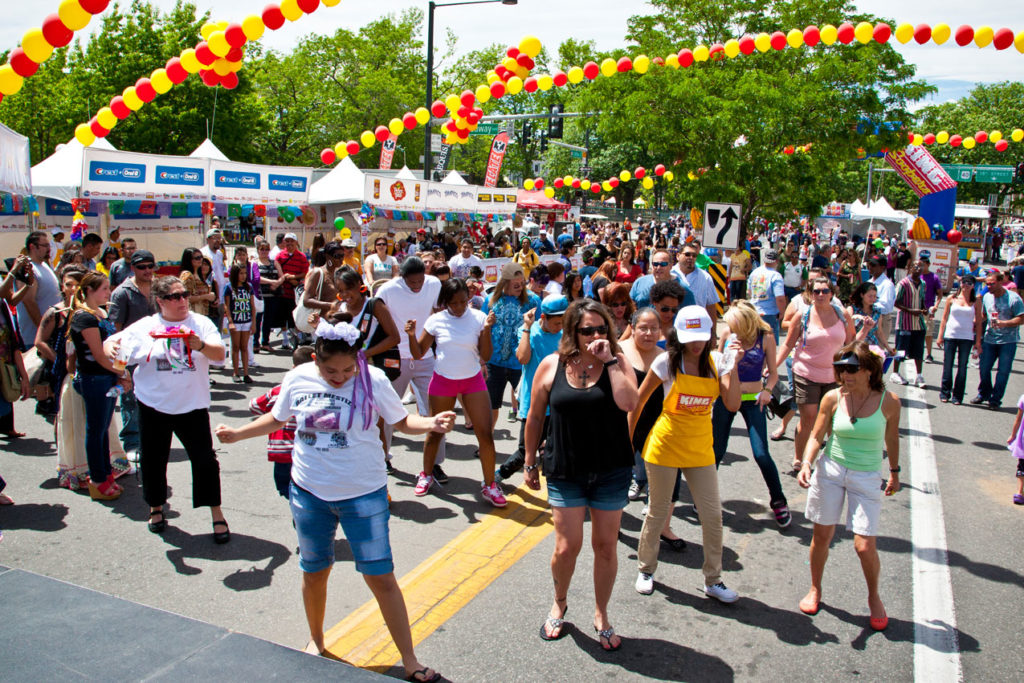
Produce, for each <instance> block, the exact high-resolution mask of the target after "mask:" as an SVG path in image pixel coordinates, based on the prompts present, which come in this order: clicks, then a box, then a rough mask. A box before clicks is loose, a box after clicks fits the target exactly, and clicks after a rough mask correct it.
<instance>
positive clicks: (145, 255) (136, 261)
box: [132, 249, 156, 266]
mask: <svg viewBox="0 0 1024 683" xmlns="http://www.w3.org/2000/svg"><path fill="white" fill-rule="evenodd" d="M143 263H156V259H155V258H154V257H153V252H151V251H147V250H145V249H136V250H135V253H134V254H132V265H133V266H138V265H141V264H143Z"/></svg>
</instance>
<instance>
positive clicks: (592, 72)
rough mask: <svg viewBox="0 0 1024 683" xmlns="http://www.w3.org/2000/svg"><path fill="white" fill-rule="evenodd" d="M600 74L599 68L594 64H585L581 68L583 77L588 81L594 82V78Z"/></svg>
mask: <svg viewBox="0 0 1024 683" xmlns="http://www.w3.org/2000/svg"><path fill="white" fill-rule="evenodd" d="M600 73H601V67H599V66H598V65H597V64H596V63H595V62H587V63H586V65H584V67H583V75H584V76H586V77H587V78H589V79H590V80H594V79H595V78H597V76H598V74H600Z"/></svg>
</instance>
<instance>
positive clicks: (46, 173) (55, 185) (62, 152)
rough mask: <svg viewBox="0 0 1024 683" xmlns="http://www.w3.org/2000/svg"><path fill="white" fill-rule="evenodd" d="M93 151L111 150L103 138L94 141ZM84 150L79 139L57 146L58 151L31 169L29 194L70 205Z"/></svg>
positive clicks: (79, 180)
mask: <svg viewBox="0 0 1024 683" xmlns="http://www.w3.org/2000/svg"><path fill="white" fill-rule="evenodd" d="M92 148H93V149H105V150H110V151H113V150H114V146H113V145H111V144H110V143H109V142H108V141H107V139H106V138H96V142H94V143H92ZM84 156H85V148H84V147H82V143H80V142H79V141H78V140H76V139H74V138H71V140H70V141H69V142H68V143H67V144H64V145H58V146H57V151H56V152H54V153H53V154H51V155H50V156H48V157H46V158H45V159H43V160H42V161H40V162H39V163H38V164H36V165H35V166H33V167H32V191H33V193H34V194H35V195H36V196H37V197H51V198H53V199H59V200H61V201H62V202H68V203H71V200H72V199H74V198H75V197H78V196H79V192H78V190H79V187H80V186H81V184H82V160H83V158H84Z"/></svg>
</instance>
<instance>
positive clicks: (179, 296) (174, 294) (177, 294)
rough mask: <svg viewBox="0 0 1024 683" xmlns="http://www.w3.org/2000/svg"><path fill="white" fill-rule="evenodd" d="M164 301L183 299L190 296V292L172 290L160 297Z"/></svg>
mask: <svg viewBox="0 0 1024 683" xmlns="http://www.w3.org/2000/svg"><path fill="white" fill-rule="evenodd" d="M160 298H161V299H163V300H164V301H182V300H184V299H187V298H188V292H171V293H170V294H164V295H163V296H162V297H160Z"/></svg>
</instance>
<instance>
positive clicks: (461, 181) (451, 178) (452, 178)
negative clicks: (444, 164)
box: [441, 171, 469, 185]
mask: <svg viewBox="0 0 1024 683" xmlns="http://www.w3.org/2000/svg"><path fill="white" fill-rule="evenodd" d="M441 183H442V184H444V185H469V183H467V182H466V179H465V178H463V177H462V175H461V174H460V173H459V172H458V171H451V172H450V173H449V174H448V175H446V176H445V177H444V180H442V181H441Z"/></svg>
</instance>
